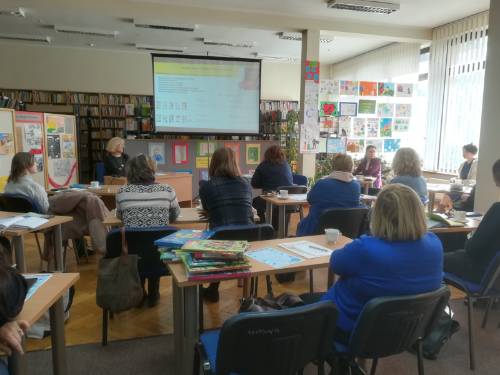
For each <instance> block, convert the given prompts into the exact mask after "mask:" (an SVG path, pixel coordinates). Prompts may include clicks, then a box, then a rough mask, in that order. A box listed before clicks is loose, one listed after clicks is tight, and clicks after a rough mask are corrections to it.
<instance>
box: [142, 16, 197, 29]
mask: <svg viewBox="0 0 500 375" xmlns="http://www.w3.org/2000/svg"><path fill="white" fill-rule="evenodd" d="M134 26H135V27H140V28H143V29H153V30H172V31H188V32H193V31H195V30H196V29H197V28H198V25H182V24H171V23H169V24H168V25H166V24H163V23H156V22H149V21H146V20H140V19H134Z"/></svg>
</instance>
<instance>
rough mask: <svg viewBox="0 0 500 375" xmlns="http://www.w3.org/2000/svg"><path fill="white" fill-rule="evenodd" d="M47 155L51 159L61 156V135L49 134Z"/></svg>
mask: <svg viewBox="0 0 500 375" xmlns="http://www.w3.org/2000/svg"><path fill="white" fill-rule="evenodd" d="M47 155H48V156H49V159H60V158H61V139H60V136H59V135H55V134H48V135H47Z"/></svg>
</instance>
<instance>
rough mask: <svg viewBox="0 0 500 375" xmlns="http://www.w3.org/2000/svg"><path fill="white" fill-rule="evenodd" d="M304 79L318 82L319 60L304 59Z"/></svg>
mask: <svg viewBox="0 0 500 375" xmlns="http://www.w3.org/2000/svg"><path fill="white" fill-rule="evenodd" d="M304 78H305V80H306V81H314V82H315V83H319V61H314V60H306V61H305V77H304ZM318 92H319V90H318Z"/></svg>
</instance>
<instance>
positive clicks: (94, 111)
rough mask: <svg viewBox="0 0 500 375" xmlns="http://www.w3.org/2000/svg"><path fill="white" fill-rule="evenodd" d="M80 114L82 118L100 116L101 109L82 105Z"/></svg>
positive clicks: (79, 110) (79, 109)
mask: <svg viewBox="0 0 500 375" xmlns="http://www.w3.org/2000/svg"><path fill="white" fill-rule="evenodd" d="M78 114H79V115H80V116H96V117H98V116H99V107H97V106H94V105H81V106H80V108H78Z"/></svg>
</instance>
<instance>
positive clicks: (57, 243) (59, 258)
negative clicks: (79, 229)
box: [0, 211, 73, 272]
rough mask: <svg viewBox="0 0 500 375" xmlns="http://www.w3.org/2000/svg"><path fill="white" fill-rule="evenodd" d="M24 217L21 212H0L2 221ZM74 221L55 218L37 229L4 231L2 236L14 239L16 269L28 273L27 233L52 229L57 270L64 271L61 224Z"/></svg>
mask: <svg viewBox="0 0 500 375" xmlns="http://www.w3.org/2000/svg"><path fill="white" fill-rule="evenodd" d="M19 215H22V214H21V213H19V212H6V211H0V219H3V218H6V217H11V216H19ZM70 221H73V218H72V217H71V216H54V217H52V218H50V219H49V221H48V223H45V224H43V225H41V226H39V227H38V228H36V229H27V228H26V229H14V228H13V229H9V228H7V229H6V230H4V231H2V232H1V234H2V235H4V236H7V237H12V242H13V245H14V253H15V255H16V267H17V269H18V270H19V271H20V272H26V260H25V259H24V241H23V236H24V235H25V234H27V233H33V232H38V231H43V230H47V229H52V230H53V231H54V237H55V239H54V247H55V261H56V270H57V271H64V260H63V259H64V249H63V246H62V232H61V224H64V223H67V222H70Z"/></svg>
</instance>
